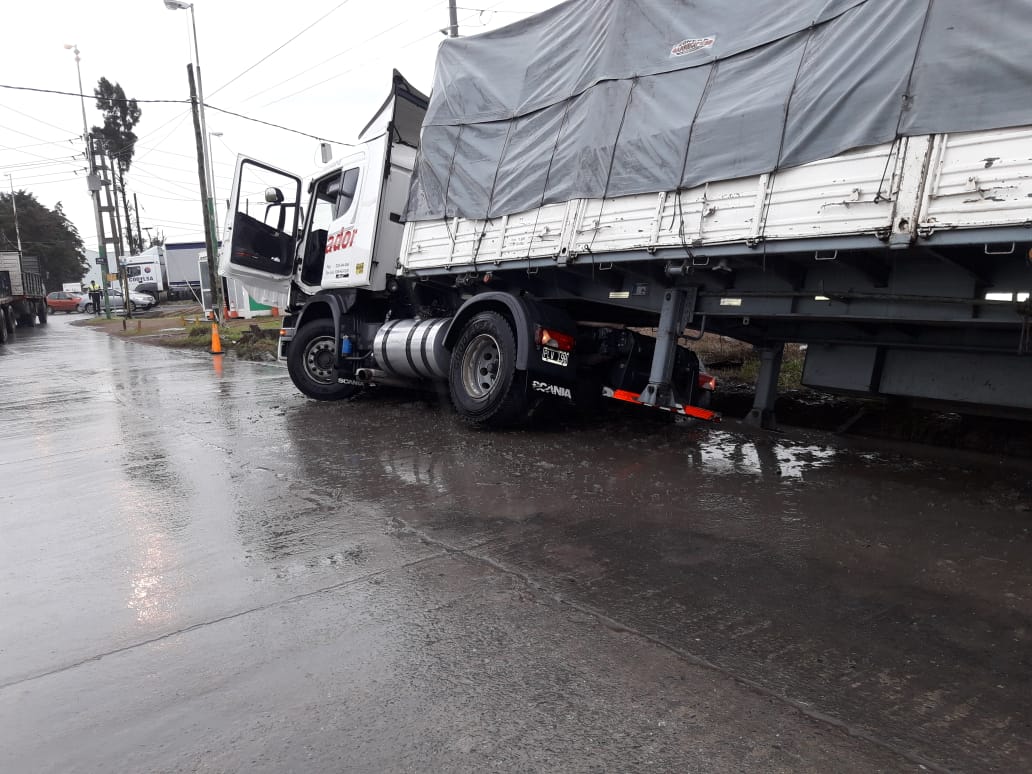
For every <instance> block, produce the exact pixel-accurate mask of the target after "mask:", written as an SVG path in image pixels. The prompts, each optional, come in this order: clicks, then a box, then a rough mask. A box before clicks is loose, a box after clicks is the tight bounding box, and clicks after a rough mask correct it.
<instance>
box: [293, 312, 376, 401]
mask: <svg viewBox="0 0 1032 774" xmlns="http://www.w3.org/2000/svg"><path fill="white" fill-rule="evenodd" d="M335 334H336V331H335V330H334V328H333V320H326V319H321V320H312V322H309V323H305V324H304V325H302V326H301V330H299V331H298V332H297V333H296V334H295V336H294V339H293V340H292V341H291V342H290V349H289V350H288V352H287V371H288V372H289V373H290V379H291V381H293V382H294V386H295V387H297V388H298V389H299V390H301V392H303V393H304V394H305V395H307V396H308V397H309V398H315V399H316V400H344V399H346V398H350V397H352V396H353V395H356V394H357V393H358V392H359V391H361V389H362V388H361V386H359V385H355V384H341V383H340V382H339V381H337V379H338V377H339V373H338V371H337V369H336V368H335V367H334V362H335V361H336V354H337V353H336V351H335V350H334V346H335V345H334V340H335Z"/></svg>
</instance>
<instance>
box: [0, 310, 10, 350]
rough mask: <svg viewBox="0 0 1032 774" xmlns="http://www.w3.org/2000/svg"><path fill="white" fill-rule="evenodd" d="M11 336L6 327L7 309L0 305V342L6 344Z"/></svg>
mask: <svg viewBox="0 0 1032 774" xmlns="http://www.w3.org/2000/svg"><path fill="white" fill-rule="evenodd" d="M10 337H11V331H10V330H9V329H8V327H7V310H6V309H4V308H3V307H2V306H0V344H6V343H7V340H8V339H9V338H10Z"/></svg>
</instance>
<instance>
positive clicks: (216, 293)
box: [164, 0, 223, 324]
mask: <svg viewBox="0 0 1032 774" xmlns="http://www.w3.org/2000/svg"><path fill="white" fill-rule="evenodd" d="M164 3H165V7H166V8H167V9H168V10H170V11H182V10H189V11H190V28H191V31H192V32H193V55H192V57H191V58H192V59H193V70H194V74H195V77H196V81H197V96H196V100H195V105H196V113H195V117H194V118H195V129H196V132H195V133H196V134H197V150H198V152H199V155H200V162H201V170H200V172H201V175H200V177H201V193H202V196H201V198H202V202H203V204H204V221H205V223H204V230H205V232H206V233H205V240H204V241H205V244H206V246H207V253H208V280H209V282H210V283H211V316H212V322H213V323H216V324H217V323H218V322H219V319H220V316H221V312H222V306H223V304H222V283H221V282H220V281H219V276H218V271H217V267H218V258H219V255H218V242H219V240H218V234H217V226H216V220H215V201H214V199H213V198H212V197H213V196H214V194H213V191H214V187H215V175H214V173H213V172H212V168H211V148H210V147H209V144H208V130H207V123H206V122H205V119H204V89H203V87H202V86H201V52H200V49H199V48H198V47H197V19H196V17H195V16H194V4H193V3H186V2H183V0H164Z"/></svg>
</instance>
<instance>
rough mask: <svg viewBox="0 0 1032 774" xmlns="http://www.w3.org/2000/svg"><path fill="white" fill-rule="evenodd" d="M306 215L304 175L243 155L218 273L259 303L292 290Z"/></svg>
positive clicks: (272, 300) (278, 300)
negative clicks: (299, 236)
mask: <svg viewBox="0 0 1032 774" xmlns="http://www.w3.org/2000/svg"><path fill="white" fill-rule="evenodd" d="M300 219H301V178H300V177H298V176H297V175H292V174H290V173H289V172H284V171H283V170H280V169H276V168H275V167H272V166H269V165H268V164H265V163H263V162H261V161H257V160H255V159H251V158H248V157H246V156H239V157H238V158H237V164H236V173H235V175H234V176H233V192H232V194H231V195H230V199H229V214H228V217H227V219H226V228H225V230H224V232H223V237H222V255H221V260H219V274H221V275H222V276H223V277H228V278H230V279H235V280H237V281H239V282H240V283H241V284H243V285H244V287H246V288H247V290H248V292H249V293H250V294H251V296H252V297H253V298H254V299H255V300H256V301H258V302H260V303H273V304H277V303H282V299H283V298H284V297H285V296H286V295H287V294H288V293H289V292H290V281H291V277H292V275H293V273H294V261H295V256H296V254H297V234H298V223H299V222H300Z"/></svg>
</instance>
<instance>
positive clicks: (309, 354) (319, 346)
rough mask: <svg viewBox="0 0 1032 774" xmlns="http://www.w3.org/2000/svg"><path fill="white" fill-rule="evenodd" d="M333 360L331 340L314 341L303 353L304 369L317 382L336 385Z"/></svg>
mask: <svg viewBox="0 0 1032 774" xmlns="http://www.w3.org/2000/svg"><path fill="white" fill-rule="evenodd" d="M334 360H335V357H334V350H333V339H315V340H314V341H313V342H312V343H311V344H309V345H308V350H307V351H306V352H305V369H306V370H307V371H308V375H309V376H311V377H312V379H314V380H315V381H317V382H322V383H323V384H336V383H337V372H336V369H335V368H334V367H333V364H334Z"/></svg>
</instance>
